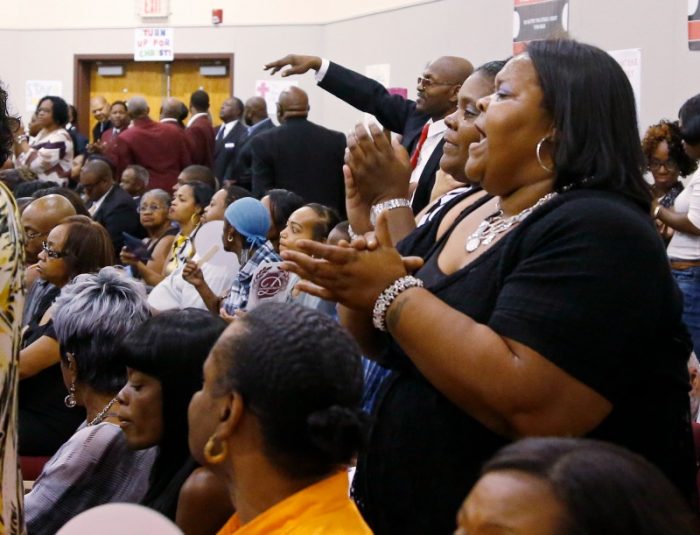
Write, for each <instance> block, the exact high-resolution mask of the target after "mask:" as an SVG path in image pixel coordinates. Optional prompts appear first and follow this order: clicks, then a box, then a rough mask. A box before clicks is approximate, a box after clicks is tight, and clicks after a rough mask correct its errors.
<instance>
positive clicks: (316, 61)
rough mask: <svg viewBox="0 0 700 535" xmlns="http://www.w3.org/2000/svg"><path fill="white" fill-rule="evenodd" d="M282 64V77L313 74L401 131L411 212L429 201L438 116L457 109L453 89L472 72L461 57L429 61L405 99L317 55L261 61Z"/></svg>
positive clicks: (440, 128)
mask: <svg viewBox="0 0 700 535" xmlns="http://www.w3.org/2000/svg"><path fill="white" fill-rule="evenodd" d="M285 66H289V68H288V69H286V70H285V71H283V72H282V76H289V75H290V74H302V73H305V72H307V71H308V70H310V69H313V70H315V71H316V72H317V75H316V79H317V81H318V85H319V86H320V87H322V88H323V89H325V90H326V91H328V92H330V93H332V94H333V95H335V96H336V97H338V98H340V99H342V100H344V101H345V102H347V103H348V104H350V105H351V106H354V107H355V108H357V109H359V110H362V111H364V112H366V113H371V114H372V115H374V116H376V117H377V119H378V120H379V122H380V123H381V124H382V126H384V127H385V128H388V129H389V130H391V131H392V132H396V133H397V134H401V136H402V140H401V144H402V145H403V146H404V147H405V148H406V150H407V151H408V153H409V154H410V155H411V166H412V168H413V173H412V174H411V183H412V189H413V191H414V193H413V200H412V207H413V211H414V212H415V213H418V212H419V211H420V210H422V209H423V208H424V207H425V206H426V205H427V204H428V202H429V200H430V191H431V190H432V188H433V185H434V184H435V173H436V172H437V170H438V169H439V168H440V158H441V156H442V146H443V144H444V140H443V139H442V137H443V134H444V132H445V130H446V128H447V127H446V126H445V122H444V119H445V117H447V116H448V115H449V114H450V113H452V112H454V110H455V109H456V108H457V93H458V92H459V88H460V87H461V85H462V83H463V82H464V80H466V79H467V77H468V76H469V75H470V74H471V73H472V71H473V70H474V68H473V67H472V64H471V63H470V62H469V61H467V60H466V59H464V58H458V57H454V56H443V57H441V58H438V59H436V60H435V61H433V62H431V63H429V64H428V65H427V66H426V68H425V70H424V71H423V73H422V74H421V75H420V76H419V77H418V86H417V88H416V89H417V92H418V98H417V99H416V100H415V101H413V100H407V99H404V98H402V97H401V96H399V95H391V94H390V93H389V92H388V91H387V90H386V88H385V87H384V86H383V85H382V84H380V83H378V82H376V81H374V80H372V79H371V78H367V77H366V76H363V75H361V74H359V73H356V72H354V71H351V70H350V69H346V68H345V67H342V66H340V65H338V64H336V63H331V62H329V61H328V60H325V59H322V58H320V57H318V56H299V55H293V54H290V55H288V56H285V57H284V58H282V59H280V60H277V61H273V62H272V63H268V64H267V65H265V69H268V70H271V73H272V74H274V73H276V72H277V71H279V70H280V69H282V68H283V67H285Z"/></svg>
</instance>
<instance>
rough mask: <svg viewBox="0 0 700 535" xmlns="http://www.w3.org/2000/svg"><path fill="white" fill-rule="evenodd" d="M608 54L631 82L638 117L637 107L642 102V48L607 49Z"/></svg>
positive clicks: (638, 107)
mask: <svg viewBox="0 0 700 535" xmlns="http://www.w3.org/2000/svg"><path fill="white" fill-rule="evenodd" d="M608 54H610V55H611V56H612V57H613V59H614V60H615V61H617V62H618V63H619V64H620V66H621V67H622V70H624V71H625V74H626V75H627V78H629V81H630V84H632V90H633V91H634V100H635V103H636V105H637V117H639V109H640V107H641V103H642V49H641V48H627V49H624V50H609V51H608Z"/></svg>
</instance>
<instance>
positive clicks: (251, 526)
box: [218, 471, 372, 535]
mask: <svg viewBox="0 0 700 535" xmlns="http://www.w3.org/2000/svg"><path fill="white" fill-rule="evenodd" d="M233 533H235V534H236V535H257V534H263V533H264V534H268V533H276V534H283V533H286V534H292V533H298V534H302V533H303V534H304V535H321V534H323V535H327V534H329V535H333V534H338V535H341V534H344V535H345V534H347V535H371V534H372V530H370V529H369V527H368V526H367V524H365V521H364V520H363V519H362V517H361V516H360V512H359V511H358V510H357V507H356V506H355V504H354V503H353V502H352V500H350V498H349V497H348V475H347V472H344V471H343V472H340V473H339V474H336V475H334V476H331V477H329V478H327V479H324V480H323V481H319V482H318V483H316V484H314V485H311V486H310V487H306V488H305V489H303V490H300V491H299V492H297V493H296V494H293V495H291V496H289V497H288V498H286V499H284V500H282V501H281V502H279V503H277V504H275V505H273V506H272V507H270V508H269V509H268V510H267V511H265V512H264V513H262V514H260V515H258V516H257V517H255V518H254V519H253V520H251V521H250V522H248V523H247V524H245V525H241V522H240V519H239V518H238V514H235V515H233V516H232V517H231V518H230V519H229V521H228V522H227V523H226V525H225V526H224V527H223V528H221V531H219V533H218V535H231V534H233Z"/></svg>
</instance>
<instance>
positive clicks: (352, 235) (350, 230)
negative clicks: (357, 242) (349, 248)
mask: <svg viewBox="0 0 700 535" xmlns="http://www.w3.org/2000/svg"><path fill="white" fill-rule="evenodd" d="M348 236H350V241H353V240H354V239H356V238H359V237H360V235H359V234H358V233H357V232H355V231H354V230H353V228H352V226H350V225H348Z"/></svg>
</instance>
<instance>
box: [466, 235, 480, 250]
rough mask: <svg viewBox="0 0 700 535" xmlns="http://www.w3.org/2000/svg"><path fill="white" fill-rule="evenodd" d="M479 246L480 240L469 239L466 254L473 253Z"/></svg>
mask: <svg viewBox="0 0 700 535" xmlns="http://www.w3.org/2000/svg"><path fill="white" fill-rule="evenodd" d="M479 245H481V239H480V238H470V239H469V240H467V246H466V249H467V252H468V253H473V252H474V251H476V250H477V249H478V248H479Z"/></svg>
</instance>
